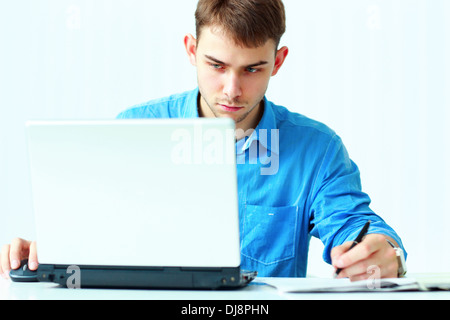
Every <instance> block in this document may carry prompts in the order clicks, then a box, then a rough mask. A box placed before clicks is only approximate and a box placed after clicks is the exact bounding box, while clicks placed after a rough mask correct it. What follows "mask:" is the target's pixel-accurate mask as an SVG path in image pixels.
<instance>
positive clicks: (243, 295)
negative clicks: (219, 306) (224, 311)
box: [0, 278, 450, 301]
mask: <svg viewBox="0 0 450 320" xmlns="http://www.w3.org/2000/svg"><path fill="white" fill-rule="evenodd" d="M312 279H314V278H312ZM292 281H293V282H295V281H298V282H303V283H305V282H308V281H314V280H309V279H308V278H307V279H302V278H299V279H292ZM271 282H273V281H271V279H270V278H257V279H256V280H255V281H254V282H253V283H252V284H250V285H248V286H247V287H245V288H242V289H238V290H227V291H208V290H111V289H78V290H73V289H65V288H62V287H59V286H58V285H55V284H51V283H13V282H11V281H8V280H4V279H1V280H0V299H1V300H15V299H18V300H29V299H32V300H34V299H36V300H190V301H194V300H316V299H317V300H343V299H350V300H352V299H367V300H379V299H382V300H404V299H407V300H416V299H419V300H424V299H425V300H450V292H448V291H432V292H431V291H430V292H392V293H391V292H389V293H384V292H364V293H284V292H282V291H279V290H277V289H276V288H274V287H272V286H269V285H267V284H266V283H271Z"/></svg>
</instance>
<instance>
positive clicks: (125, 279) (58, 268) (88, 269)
mask: <svg viewBox="0 0 450 320" xmlns="http://www.w3.org/2000/svg"><path fill="white" fill-rule="evenodd" d="M255 277H256V272H242V271H241V270H240V268H239V267H237V268H176V267H168V268H165V267H161V268H158V267H110V266H67V265H49V264H44V265H39V268H38V271H37V278H38V281H40V282H54V283H58V284H60V285H62V286H63V287H68V288H116V289H191V290H192V289H209V290H217V289H236V288H241V287H244V286H245V285H247V284H248V283H250V282H251V281H252V280H253V279H254V278H255Z"/></svg>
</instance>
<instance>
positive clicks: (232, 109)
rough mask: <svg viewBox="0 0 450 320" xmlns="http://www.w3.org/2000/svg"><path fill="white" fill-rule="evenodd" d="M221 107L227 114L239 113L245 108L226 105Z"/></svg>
mask: <svg viewBox="0 0 450 320" xmlns="http://www.w3.org/2000/svg"><path fill="white" fill-rule="evenodd" d="M219 106H220V107H221V108H222V110H224V111H226V112H238V111H239V110H241V109H243V107H236V106H229V105H225V104H219Z"/></svg>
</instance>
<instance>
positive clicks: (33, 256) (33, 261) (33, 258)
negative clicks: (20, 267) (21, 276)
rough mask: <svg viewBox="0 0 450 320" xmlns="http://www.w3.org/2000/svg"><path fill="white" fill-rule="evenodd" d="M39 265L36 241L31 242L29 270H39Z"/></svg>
mask: <svg viewBox="0 0 450 320" xmlns="http://www.w3.org/2000/svg"><path fill="white" fill-rule="evenodd" d="M38 265H39V262H38V258H37V247H36V241H33V242H31V244H30V254H29V256H28V268H29V269H30V270H31V271H35V270H37V268H38Z"/></svg>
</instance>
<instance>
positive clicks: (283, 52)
mask: <svg viewBox="0 0 450 320" xmlns="http://www.w3.org/2000/svg"><path fill="white" fill-rule="evenodd" d="M288 53H289V49H288V47H283V48H281V49H280V50H278V51H277V55H276V57H275V67H274V68H273V72H272V76H275V75H276V74H277V73H278V71H279V70H280V68H281V66H282V65H283V63H284V61H285V60H286V57H287V55H288Z"/></svg>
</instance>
